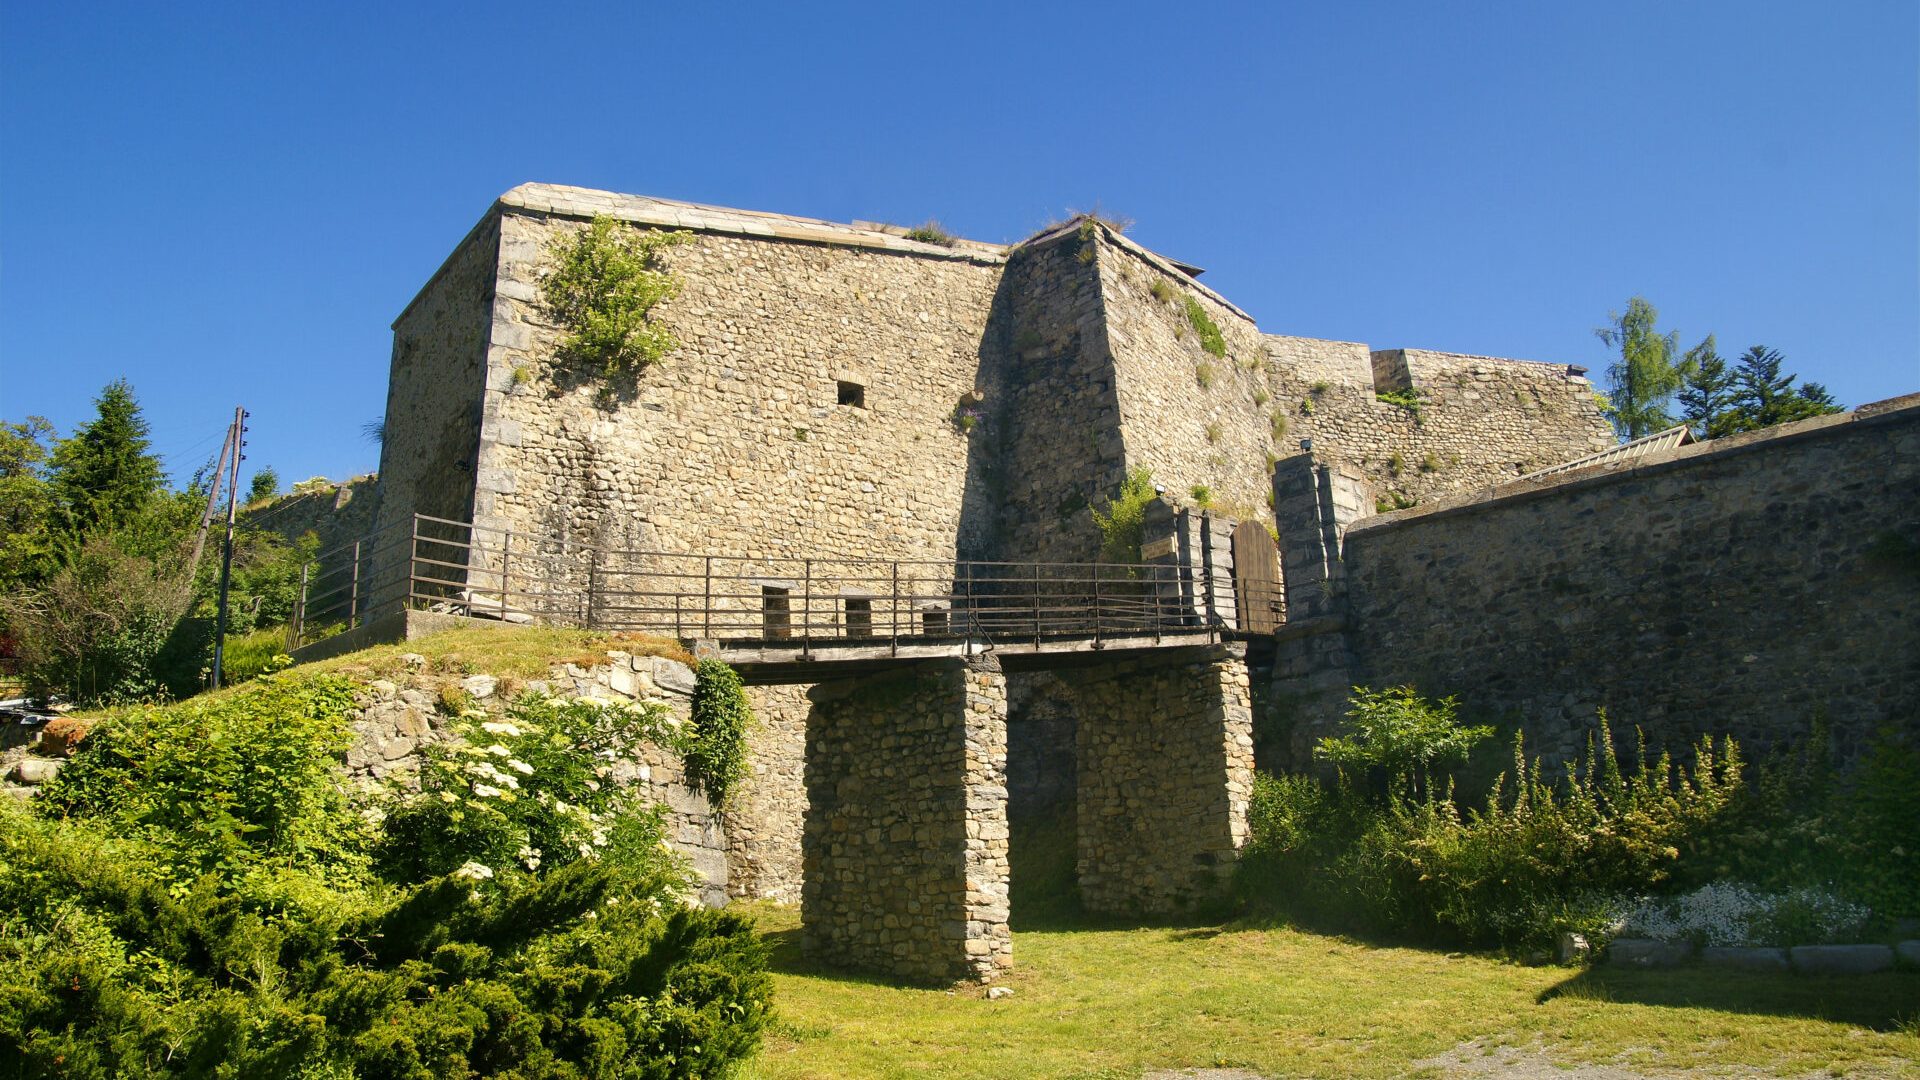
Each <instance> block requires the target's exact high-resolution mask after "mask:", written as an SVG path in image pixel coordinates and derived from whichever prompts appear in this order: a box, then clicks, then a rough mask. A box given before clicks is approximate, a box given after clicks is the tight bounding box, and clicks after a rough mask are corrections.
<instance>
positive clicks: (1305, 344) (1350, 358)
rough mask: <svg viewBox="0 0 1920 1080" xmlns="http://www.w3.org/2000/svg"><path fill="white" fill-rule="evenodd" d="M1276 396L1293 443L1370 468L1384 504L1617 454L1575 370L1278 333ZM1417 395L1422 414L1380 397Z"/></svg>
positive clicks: (1273, 345) (1272, 388) (1292, 448)
mask: <svg viewBox="0 0 1920 1080" xmlns="http://www.w3.org/2000/svg"><path fill="white" fill-rule="evenodd" d="M1264 347H1265V350H1266V355H1267V357H1268V361H1269V362H1268V364H1267V366H1266V374H1267V389H1268V391H1269V393H1270V394H1271V395H1272V402H1271V407H1272V408H1277V409H1279V410H1281V412H1282V414H1283V415H1284V416H1285V418H1286V422H1287V435H1286V437H1285V438H1284V439H1282V440H1280V453H1281V455H1282V456H1286V455H1288V454H1292V453H1297V452H1298V448H1299V445H1300V441H1301V440H1302V439H1309V440H1311V441H1312V443H1313V452H1314V453H1315V454H1317V455H1320V456H1322V457H1328V458H1334V457H1337V458H1344V459H1345V460H1347V461H1349V462H1351V463H1352V464H1354V465H1356V466H1358V467H1359V468H1360V469H1361V470H1363V471H1364V472H1365V473H1366V475H1367V477H1368V479H1369V480H1370V481H1371V482H1372V484H1373V487H1374V490H1375V492H1376V494H1377V495H1380V496H1383V497H1385V498H1387V499H1389V500H1390V499H1391V497H1392V494H1394V493H1397V494H1398V495H1400V496H1401V498H1402V499H1403V500H1412V501H1413V502H1415V503H1426V502H1431V501H1433V500H1435V499H1440V498H1445V497H1447V496H1450V495H1458V494H1463V493H1466V492H1470V491H1475V490H1479V489H1483V488H1486V487H1490V486H1492V485H1495V484H1502V483H1506V482H1508V481H1511V480H1514V479H1516V478H1518V477H1520V476H1522V475H1524V474H1526V473H1529V472H1533V471H1534V470H1536V469H1543V468H1547V467H1548V466H1552V465H1558V464H1562V463H1564V462H1568V461H1573V460H1575V459H1576V458H1581V457H1585V456H1586V455H1588V454H1592V453H1597V452H1599V451H1601V450H1605V449H1607V448H1608V447H1611V446H1614V445H1615V444H1616V442H1617V440H1616V439H1615V438H1614V434H1613V429H1612V428H1611V427H1609V426H1608V425H1607V422H1606V420H1605V419H1604V418H1602V416H1601V414H1600V411H1599V406H1598V402H1597V399H1596V398H1595V396H1594V390H1593V385H1592V384H1591V383H1589V382H1588V381H1587V380H1586V379H1585V378H1584V377H1583V376H1580V375H1576V374H1573V373H1571V370H1570V369H1569V368H1567V367H1566V366H1565V365H1560V364H1537V363H1530V362H1527V361H1521V360H1502V359H1497V358H1494V357H1487V356H1466V355H1461V354H1456V353H1444V352H1433V351H1430V350H1424V349H1393V350H1382V351H1377V352H1369V351H1368V350H1367V347H1366V346H1365V345H1360V344H1356V343H1353V342H1340V341H1318V340H1315V339H1312V338H1295V337H1282V336H1279V335H1273V334H1269V335H1267V336H1266V337H1265V339H1264ZM1408 387H1411V388H1413V389H1414V390H1417V391H1419V392H1420V393H1422V394H1423V395H1424V400H1423V402H1422V405H1421V408H1420V411H1419V414H1418V415H1417V416H1416V415H1415V414H1414V413H1412V412H1410V411H1408V410H1407V409H1404V408H1402V407H1400V406H1398V405H1394V404H1390V403H1388V402H1384V401H1381V400H1380V399H1379V398H1378V396H1377V392H1378V391H1384V390H1397V389H1405V388H1408Z"/></svg>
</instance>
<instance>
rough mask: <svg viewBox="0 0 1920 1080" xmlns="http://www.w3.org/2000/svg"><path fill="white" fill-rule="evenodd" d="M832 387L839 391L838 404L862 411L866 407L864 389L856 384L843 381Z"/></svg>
mask: <svg viewBox="0 0 1920 1080" xmlns="http://www.w3.org/2000/svg"><path fill="white" fill-rule="evenodd" d="M834 385H835V386H836V387H838V388H839V390H840V404H842V405H852V406H853V407H854V408H856V409H864V408H866V407H867V388H866V387H864V386H861V385H860V384H859V383H857V382H844V381H837V382H835V383H834Z"/></svg>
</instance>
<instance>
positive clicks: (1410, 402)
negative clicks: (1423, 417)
mask: <svg viewBox="0 0 1920 1080" xmlns="http://www.w3.org/2000/svg"><path fill="white" fill-rule="evenodd" d="M1373 396H1374V397H1376V398H1378V399H1380V400H1381V401H1384V402H1386V403H1387V404H1389V405H1392V406H1394V407H1396V408H1401V409H1405V410H1407V411H1408V412H1410V413H1412V414H1413V418H1414V419H1415V420H1418V419H1420V410H1421V408H1422V407H1423V406H1425V405H1426V401H1427V393H1426V391H1424V390H1420V389H1417V388H1415V387H1411V386H1410V387H1407V388H1406V389H1404V390H1382V391H1380V392H1379V393H1377V394H1375V395H1373Z"/></svg>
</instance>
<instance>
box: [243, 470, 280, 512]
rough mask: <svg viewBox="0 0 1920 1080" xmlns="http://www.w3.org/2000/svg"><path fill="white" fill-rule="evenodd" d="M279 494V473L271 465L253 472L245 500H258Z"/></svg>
mask: <svg viewBox="0 0 1920 1080" xmlns="http://www.w3.org/2000/svg"><path fill="white" fill-rule="evenodd" d="M278 494H280V474H279V473H277V472H275V471H273V469H272V468H271V467H269V468H265V469H261V470H260V471H259V472H257V473H254V474H253V484H252V486H250V487H249V488H247V501H248V502H250V503H253V502H259V501H260V500H262V499H271V498H273V497H274V496H276V495H278Z"/></svg>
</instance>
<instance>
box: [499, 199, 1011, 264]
mask: <svg viewBox="0 0 1920 1080" xmlns="http://www.w3.org/2000/svg"><path fill="white" fill-rule="evenodd" d="M494 205H496V206H498V207H501V208H505V209H511V210H533V211H537V212H539V213H543V214H555V215H558V216H561V217H571V218H582V219H590V218H592V217H594V216H596V215H599V214H605V215H607V216H609V217H614V218H619V219H620V220H622V221H631V222H634V223H635V224H639V225H658V226H661V227H663V228H669V229H687V230H690V231H693V232H708V233H724V234H730V235H735V236H750V237H759V238H761V239H765V240H799V241H803V242H806V243H813V244H839V245H844V246H848V247H863V248H877V249H880V250H883V251H897V252H901V253H903V254H910V255H927V256H931V257H933V258H937V259H964V260H967V261H969V262H978V263H1002V262H1005V261H1006V258H1007V248H1006V247H1005V246H1004V245H1002V244H988V243H983V242H981V241H978V240H961V239H958V238H956V239H955V240H954V242H953V244H952V245H947V244H932V243H927V242H925V241H921V240H909V239H907V238H906V237H905V236H903V235H900V234H899V233H895V232H894V231H892V230H891V229H887V228H883V227H879V226H868V225H865V224H861V225H845V224H841V223H840V222H837V221H826V220H822V219H820V218H807V217H796V216H794V215H792V214H774V213H769V212H767V211H763V210H736V209H733V208H731V207H726V206H707V205H704V204H702V203H690V202H680V201H679V200H677V199H656V198H652V197H650V196H646V195H622V194H619V193H617V192H612V191H596V190H594V189H592V188H582V187H573V186H570V185H567V184H521V185H520V186H519V187H516V188H514V189H513V190H512V191H509V192H507V193H506V194H504V195H502V196H500V198H499V200H498V201H497V202H496V203H495V204H494ZM902 231H904V230H902Z"/></svg>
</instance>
